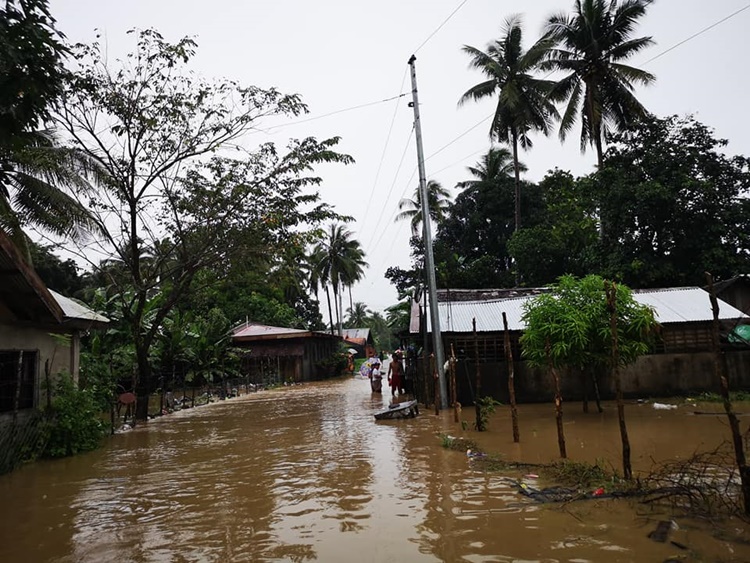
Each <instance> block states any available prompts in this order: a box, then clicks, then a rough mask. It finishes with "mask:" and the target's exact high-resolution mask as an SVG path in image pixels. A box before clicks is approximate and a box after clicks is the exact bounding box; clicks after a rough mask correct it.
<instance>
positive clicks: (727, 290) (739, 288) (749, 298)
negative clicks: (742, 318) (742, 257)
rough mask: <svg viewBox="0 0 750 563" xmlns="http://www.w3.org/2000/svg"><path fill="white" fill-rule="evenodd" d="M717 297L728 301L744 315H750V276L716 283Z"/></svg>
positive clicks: (736, 277)
mask: <svg viewBox="0 0 750 563" xmlns="http://www.w3.org/2000/svg"><path fill="white" fill-rule="evenodd" d="M714 291H715V292H716V297H718V298H719V299H721V300H722V301H726V302H727V303H729V304H730V305H732V306H733V307H735V308H736V309H739V310H740V311H742V312H743V313H748V314H750V276H748V275H741V276H735V277H733V278H730V279H728V280H724V281H720V282H716V283H714Z"/></svg>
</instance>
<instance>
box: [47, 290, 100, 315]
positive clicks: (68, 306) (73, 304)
mask: <svg viewBox="0 0 750 563" xmlns="http://www.w3.org/2000/svg"><path fill="white" fill-rule="evenodd" d="M49 292H50V294H51V295H52V297H54V299H55V301H57V304H58V305H60V308H61V309H62V311H63V315H65V320H67V319H75V320H82V321H92V322H96V323H109V319H108V318H107V317H104V316H102V315H100V314H99V313H97V312H96V311H92V310H91V309H89V308H88V307H86V306H85V305H82V304H80V303H78V302H77V301H73V300H72V299H69V298H68V297H65V296H64V295H60V294H59V293H57V292H56V291H53V290H51V289H50V290H49Z"/></svg>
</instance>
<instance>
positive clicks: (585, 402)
mask: <svg viewBox="0 0 750 563" xmlns="http://www.w3.org/2000/svg"><path fill="white" fill-rule="evenodd" d="M579 375H580V377H581V390H582V391H583V412H585V413H588V412H589V380H588V378H587V377H586V368H584V367H583V366H581V367H580V373H579Z"/></svg>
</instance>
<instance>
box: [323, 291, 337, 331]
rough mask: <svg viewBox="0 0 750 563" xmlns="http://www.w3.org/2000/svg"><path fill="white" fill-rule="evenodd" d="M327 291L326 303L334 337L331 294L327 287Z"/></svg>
mask: <svg viewBox="0 0 750 563" xmlns="http://www.w3.org/2000/svg"><path fill="white" fill-rule="evenodd" d="M325 290H326V303H327V304H328V320H329V321H330V323H331V336H333V335H334V330H335V329H334V324H333V312H332V311H331V292H330V291H329V290H328V286H325Z"/></svg>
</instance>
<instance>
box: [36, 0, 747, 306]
mask: <svg viewBox="0 0 750 563" xmlns="http://www.w3.org/2000/svg"><path fill="white" fill-rule="evenodd" d="M50 5H51V10H52V13H53V15H54V16H55V17H56V18H57V20H58V28H59V29H60V30H61V31H62V32H63V33H64V34H65V35H66V36H67V37H68V39H69V41H71V42H79V41H82V42H88V41H91V40H93V38H94V34H95V29H98V30H100V31H101V32H102V33H103V39H102V41H106V44H107V48H108V52H109V55H110V57H111V58H116V57H120V56H123V55H124V54H125V53H127V52H128V51H130V50H131V49H132V46H133V45H132V42H131V41H132V36H126V34H125V32H126V31H127V30H128V29H131V28H146V27H153V28H156V29H157V30H159V31H160V32H161V33H162V34H163V35H164V36H165V38H166V39H168V40H177V39H178V38H180V37H183V36H186V35H189V36H193V37H195V38H196V40H197V42H198V53H197V56H196V58H195V59H194V60H193V68H194V69H195V70H196V71H198V72H199V73H201V74H204V75H205V76H207V77H216V78H231V79H234V80H237V81H239V82H240V83H243V84H246V85H250V84H252V85H257V86H261V87H270V86H275V87H277V88H278V89H279V90H281V91H284V92H290V93H291V92H294V93H298V94H300V95H302V97H303V99H304V101H305V102H306V103H307V104H308V106H309V109H310V114H309V116H307V118H318V117H320V118H319V119H313V120H310V121H306V122H302V123H296V124H294V123H293V124H290V125H287V126H285V127H279V128H275V129H272V130H271V131H269V133H267V134H265V133H264V134H262V135H260V136H258V137H257V138H258V142H261V141H267V140H273V141H275V142H278V143H279V144H282V145H283V144H285V141H286V139H288V138H290V137H304V136H310V135H312V136H316V137H318V138H327V137H331V136H340V137H342V142H341V144H340V150H341V151H342V152H345V153H347V154H350V155H351V156H353V157H354V159H355V160H356V164H353V165H350V166H346V167H345V166H326V167H325V168H321V169H320V170H319V172H320V173H321V174H322V175H323V178H324V182H323V184H322V186H321V189H320V192H321V196H322V198H323V200H324V201H326V202H328V203H331V204H333V205H335V207H336V209H337V211H338V212H339V213H342V214H345V215H351V216H353V217H355V218H356V222H353V223H351V224H350V227H349V228H350V229H351V230H352V231H353V232H354V233H355V236H356V238H358V239H359V240H360V241H361V243H362V245H363V247H364V249H365V251H366V252H367V261H368V262H369V264H370V267H369V269H368V270H367V272H366V278H365V280H364V282H362V283H360V284H359V285H357V286H355V288H354V290H353V295H354V299H355V301H363V302H365V303H366V304H367V305H368V306H369V307H370V308H371V309H373V310H379V311H382V310H383V309H384V308H385V307H387V306H389V305H392V304H394V303H395V302H396V292H395V290H394V289H393V287H392V286H391V285H390V284H389V283H388V281H387V280H386V279H385V278H384V276H383V274H384V272H385V270H386V269H387V268H388V267H389V266H392V265H398V266H401V267H404V268H406V267H408V266H409V248H408V237H409V228H408V225H407V224H405V223H401V224H394V223H393V217H394V216H395V214H396V213H397V212H398V201H399V200H400V199H401V198H402V197H405V196H411V194H412V193H413V192H414V189H415V187H416V186H417V183H418V176H417V173H416V144H415V140H414V137H413V136H411V130H412V124H413V113H412V110H411V109H410V108H409V107H408V102H409V101H410V100H411V93H410V92H411V85H410V80H409V76H408V73H407V71H408V65H407V61H408V59H409V57H410V56H411V55H412V54H413V53H415V54H416V57H417V61H416V69H417V80H418V89H419V101H420V110H421V118H422V133H423V143H424V152H425V155H426V156H427V157H428V158H427V161H426V171H427V177H428V179H433V180H437V181H439V182H440V183H441V184H442V185H443V186H445V187H448V188H453V187H454V186H455V184H456V183H457V182H459V181H461V180H465V179H468V178H469V177H470V176H469V174H468V173H467V172H466V166H469V165H471V164H474V163H475V162H476V161H477V160H478V159H479V157H480V156H481V154H482V153H484V152H486V150H487V149H488V148H489V137H488V133H489V131H488V129H489V119H488V118H489V116H490V115H491V113H492V111H493V108H494V106H493V103H492V102H491V101H489V100H488V101H485V102H484V103H481V104H469V105H464V106H462V107H460V108H459V107H458V106H457V101H458V99H459V97H460V96H461V94H463V92H465V91H466V90H467V89H468V88H470V87H471V86H473V85H474V84H476V83H478V82H479V81H480V80H482V76H481V75H480V74H479V73H477V72H476V71H472V70H470V69H469V68H468V66H467V63H468V61H469V59H468V57H467V56H466V55H465V54H464V53H463V52H461V46H462V45H465V44H467V45H472V46H474V47H478V48H481V49H484V48H485V46H486V45H487V43H488V42H489V41H491V40H493V39H495V38H497V37H498V36H499V33H500V29H501V26H502V23H503V21H504V20H505V18H507V16H509V15H511V14H522V15H523V18H524V32H525V43H526V46H528V45H529V44H530V43H531V42H532V41H534V40H536V39H537V38H538V37H539V35H540V33H541V29H542V26H543V23H544V21H545V19H546V18H547V16H549V15H550V14H551V13H557V12H560V11H569V10H570V9H571V7H572V5H573V2H572V0H571V1H564V0H533V1H530V0H525V1H524V0H506V1H504V2H500V1H498V0H465V1H462V0H429V1H428V0H378V1H370V2H365V1H363V0H213V1H211V2H206V1H205V0H204V1H200V2H199V1H194V0H127V1H123V0H51V3H50ZM748 7H750V3H748V2H747V1H746V0H714V1H712V2H708V1H706V0H657V1H656V2H654V4H653V5H652V6H651V7H650V9H649V11H648V13H647V15H646V17H645V18H644V20H643V22H642V25H641V26H640V27H639V29H638V32H637V36H641V35H651V36H652V37H653V39H654V41H655V42H656V45H655V46H654V47H652V48H651V49H650V50H648V51H646V52H644V53H642V54H641V55H640V56H639V57H637V58H634V59H632V60H631V61H630V62H631V64H633V65H635V66H638V67H641V68H644V69H645V70H648V71H650V72H651V73H653V74H655V75H656V77H657V81H656V83H655V84H654V85H652V86H650V87H648V88H643V89H641V90H639V91H638V92H637V95H638V96H639V98H640V99H641V101H642V102H643V103H644V105H645V106H646V107H647V108H648V109H649V110H651V111H652V112H654V113H655V114H657V115H659V116H666V115H670V114H680V115H684V114H688V113H693V114H695V115H696V117H697V118H698V119H699V120H700V121H702V122H703V123H705V124H706V125H708V126H710V127H713V128H714V129H715V131H716V135H717V136H718V137H721V138H726V139H728V140H729V141H730V143H729V146H728V148H727V152H728V153H731V154H745V155H748V154H750V129H749V128H748V118H747V99H748V74H749V73H748V69H749V67H750V56H749V53H748V51H749V50H748V46H749V43H750V41H749V40H748V38H749V37H750V34H748V32H747V29H748V27H750V9H744V10H743V8H748ZM739 10H742V11H741V12H740V13H738V14H736V15H734V16H732V17H731V18H729V19H728V20H727V21H724V22H723V23H720V24H718V25H716V26H715V27H713V28H712V29H710V30H708V31H706V32H705V33H703V34H701V35H699V36H697V37H694V38H692V39H689V38H690V37H691V36H693V35H694V34H696V33H698V32H700V31H701V30H703V29H705V28H707V27H708V26H710V25H712V24H715V23H717V22H719V21H720V20H722V19H724V18H726V17H728V16H730V15H731V14H733V13H734V12H737V11H739ZM454 11H455V13H454ZM451 14H453V15H452V16H451ZM446 20H447V21H446ZM441 26H442V27H441ZM685 40H687V41H686V42H685V43H683V44H682V45H678V44H679V43H680V42H682V41H685ZM668 49H672V50H670V51H668V52H665V51H667V50H668ZM654 57H656V58H655V59H654ZM651 59H654V60H651ZM401 93H408V95H407V96H404V97H401V98H398V99H395V100H390V101H383V100H388V99H390V98H393V97H394V96H398V95H399V94H401ZM378 102H381V103H378ZM365 104H369V105H367V106H366V107H363V108H359V109H352V110H351V111H340V110H345V109H348V108H352V107H355V106H360V105H365ZM333 112H339V113H336V114H335V115H330V116H326V114H330V113H333ZM290 121H291V120H290ZM472 127H473V129H471V128H472ZM470 129H471V130H470ZM577 135H578V131H576V133H575V134H572V135H571V136H570V138H569V139H568V141H567V142H566V143H565V145H561V144H560V142H559V140H558V138H557V135H556V134H555V135H553V136H551V137H550V138H548V139H545V138H542V137H538V138H536V139H535V146H534V148H533V150H532V151H530V152H528V153H524V154H522V155H521V158H522V160H523V162H525V163H526V165H527V166H528V169H529V170H528V172H527V175H526V177H527V178H528V179H529V180H534V181H535V180H539V179H541V178H542V177H543V176H544V174H545V173H546V172H547V170H550V169H553V168H556V167H557V168H562V169H565V170H570V171H571V172H572V173H573V174H575V175H581V174H586V173H589V172H591V171H593V166H594V163H595V161H596V156H595V154H594V153H593V152H592V151H589V152H588V153H586V154H584V155H581V154H580V151H579V144H578V138H577ZM438 151H439V152H438ZM433 155H434V156H433ZM453 193H454V195H455V193H456V192H455V190H453Z"/></svg>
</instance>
